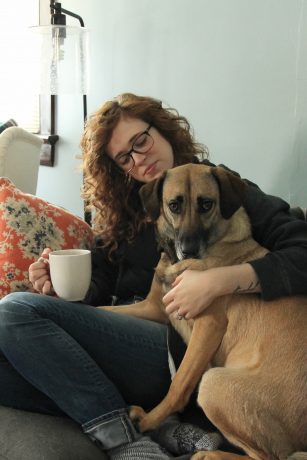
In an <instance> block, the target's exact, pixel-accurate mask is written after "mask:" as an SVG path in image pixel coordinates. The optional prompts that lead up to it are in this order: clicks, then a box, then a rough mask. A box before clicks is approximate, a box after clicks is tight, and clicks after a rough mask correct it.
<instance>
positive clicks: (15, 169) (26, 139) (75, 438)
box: [0, 127, 106, 460]
mask: <svg viewBox="0 0 307 460" xmlns="http://www.w3.org/2000/svg"><path fill="white" fill-rule="evenodd" d="M41 144H42V141H41V139H40V138H39V137H37V136H35V135H33V134H30V133H28V132H27V131H25V130H23V129H22V128H20V127H11V128H7V129H6V130H5V131H3V132H2V133H1V134H0V298H2V297H3V296H5V295H6V294H8V293H9V292H13V291H20V290H22V291H31V290H33V288H32V285H31V283H30V282H29V279H28V266H29V264H30V263H32V262H33V261H34V260H36V259H37V257H38V255H39V254H40V253H41V251H42V249H43V248H44V247H46V246H49V247H51V248H52V249H61V248H63V249H65V248H72V247H76V248H90V247H91V245H92V242H93V233H92V230H91V228H90V227H89V226H88V225H87V224H86V223H85V222H84V221H83V220H82V219H80V218H78V217H77V216H75V215H73V214H71V213H70V212H68V211H66V210H65V209H62V208H59V207H57V206H54V205H52V204H50V203H48V202H46V201H44V200H42V199H40V198H38V197H36V196H35V193H36V186H37V178H38V171H39V161H40V149H41ZM0 378H1V376H0ZM105 458H106V456H105V455H104V454H103V453H102V452H101V450H100V449H98V448H97V447H96V446H95V445H94V444H93V442H92V441H90V440H89V438H88V437H87V436H86V435H84V434H83V432H82V430H81V428H80V427H79V426H78V425H77V424H76V423H74V422H73V421H72V420H69V419H68V418H67V419H66V418H64V417H63V418H62V417H53V416H50V415H43V414H36V413H31V412H26V411H22V410H17V409H12V408H8V407H4V406H0V459H5V460H103V459H105Z"/></svg>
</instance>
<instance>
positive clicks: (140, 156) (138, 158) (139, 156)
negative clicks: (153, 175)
mask: <svg viewBox="0 0 307 460" xmlns="http://www.w3.org/2000/svg"><path fill="white" fill-rule="evenodd" d="M132 156H133V160H134V164H135V166H138V165H141V164H142V163H143V161H144V160H145V158H146V153H137V152H132Z"/></svg>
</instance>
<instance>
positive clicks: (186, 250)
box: [175, 233, 207, 260]
mask: <svg viewBox="0 0 307 460" xmlns="http://www.w3.org/2000/svg"><path fill="white" fill-rule="evenodd" d="M206 246H207V245H206V242H205V238H204V235H200V234H199V233H196V234H181V235H178V238H176V243H175V247H176V254H177V257H178V259H179V260H183V259H200V258H202V256H203V253H204V251H205V249H206Z"/></svg>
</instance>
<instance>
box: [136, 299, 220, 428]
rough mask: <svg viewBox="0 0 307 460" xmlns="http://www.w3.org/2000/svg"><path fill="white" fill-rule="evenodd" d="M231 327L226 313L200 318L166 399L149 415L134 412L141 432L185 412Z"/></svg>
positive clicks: (194, 327)
mask: <svg viewBox="0 0 307 460" xmlns="http://www.w3.org/2000/svg"><path fill="white" fill-rule="evenodd" d="M226 327H227V321H226V316H225V315H224V313H222V312H221V311H219V313H214V309H211V307H210V309H208V310H207V313H206V314H204V315H203V316H200V317H199V318H196V319H195V321H194V325H193V330H192V334H191V338H190V341H189V344H188V348H187V351H186V353H185V356H184V358H183V360H182V362H181V365H180V367H179V369H178V371H177V373H176V375H175V377H174V379H173V381H172V384H171V386H170V389H169V391H168V393H167V395H166V397H165V398H164V399H163V400H162V401H161V403H160V404H159V405H158V406H156V407H155V408H154V409H153V410H152V411H150V412H149V413H148V414H146V415H144V413H143V415H144V416H142V414H141V413H140V411H134V410H132V411H131V413H130V416H131V418H138V419H139V420H138V422H139V428H140V430H141V431H147V430H149V429H153V428H156V427H157V426H158V425H159V424H160V423H161V422H162V421H163V420H164V419H165V418H166V417H168V416H169V415H170V414H172V413H174V412H178V411H180V410H182V409H183V408H184V407H185V405H186V404H187V402H188V401H189V398H190V396H191V394H192V392H193V390H194V389H195V388H196V385H197V384H198V382H199V381H200V378H201V376H202V375H203V373H204V372H205V370H206V369H207V366H208V363H209V362H210V360H211V358H212V356H213V354H214V353H215V352H216V350H217V348H218V347H219V345H220V343H221V340H222V337H223V335H224V333H225V330H226Z"/></svg>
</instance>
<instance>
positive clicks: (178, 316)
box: [176, 310, 183, 321]
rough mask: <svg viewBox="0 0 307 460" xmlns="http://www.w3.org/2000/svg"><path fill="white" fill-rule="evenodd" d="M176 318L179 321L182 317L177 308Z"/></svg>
mask: <svg viewBox="0 0 307 460" xmlns="http://www.w3.org/2000/svg"><path fill="white" fill-rule="evenodd" d="M176 318H177V319H179V321H181V320H182V319H183V316H182V315H180V314H179V310H177V316H176Z"/></svg>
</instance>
